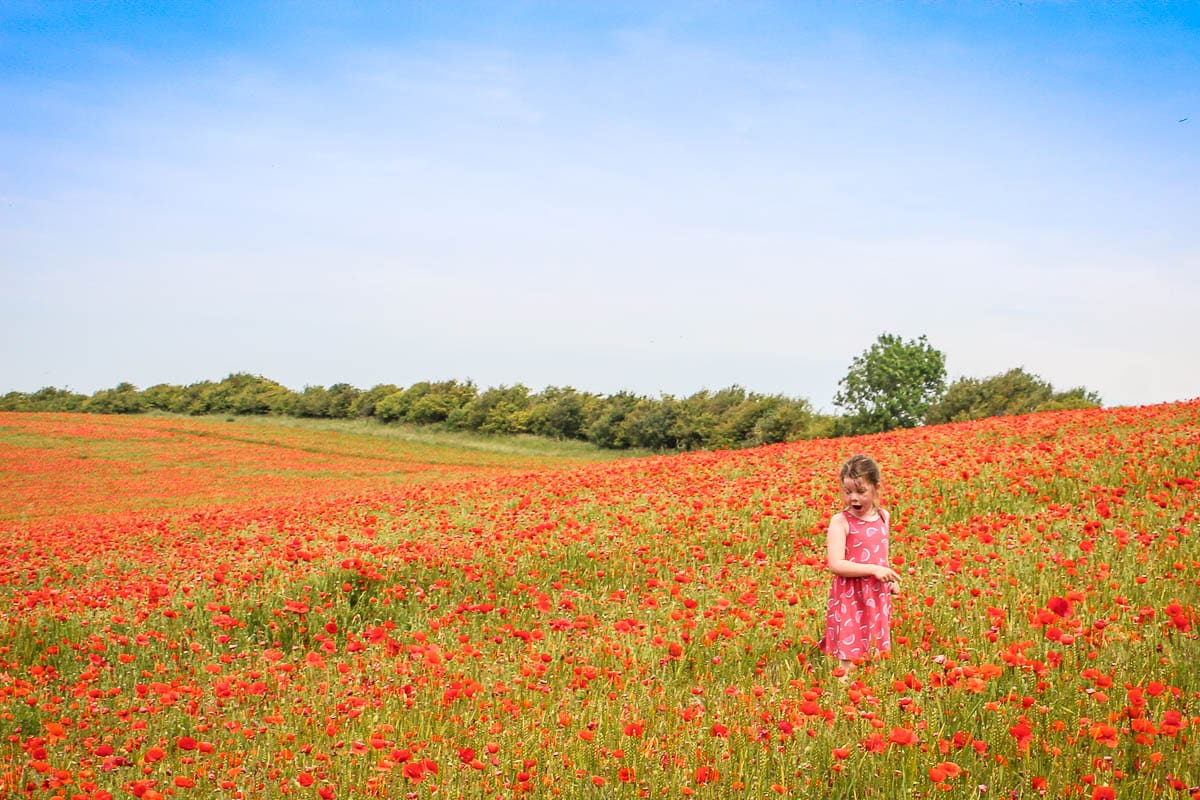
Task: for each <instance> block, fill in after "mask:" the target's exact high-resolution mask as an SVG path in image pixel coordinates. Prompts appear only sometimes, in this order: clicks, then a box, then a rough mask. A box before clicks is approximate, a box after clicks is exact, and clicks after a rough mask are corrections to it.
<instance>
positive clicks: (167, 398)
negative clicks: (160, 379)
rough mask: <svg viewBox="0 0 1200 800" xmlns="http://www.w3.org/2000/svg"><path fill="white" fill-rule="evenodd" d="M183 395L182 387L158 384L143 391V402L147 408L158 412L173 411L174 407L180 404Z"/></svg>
mask: <svg viewBox="0 0 1200 800" xmlns="http://www.w3.org/2000/svg"><path fill="white" fill-rule="evenodd" d="M182 395H183V387H182V386H173V385H171V384H169V383H156V384H154V385H153V386H151V387H150V388H148V389H144V390H143V391H142V402H143V403H145V404H146V408H151V409H155V410H157V411H173V410H174V407H175V406H176V405H178V404H179V402H180V398H181V396H182Z"/></svg>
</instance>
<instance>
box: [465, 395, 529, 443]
mask: <svg viewBox="0 0 1200 800" xmlns="http://www.w3.org/2000/svg"><path fill="white" fill-rule="evenodd" d="M446 426H447V427H449V428H452V429H458V430H469V431H480V432H482V433H509V434H511V433H526V432H527V431H528V430H529V389H528V388H526V387H525V386H524V385H522V384H519V383H518V384H516V385H515V386H511V387H507V386H501V387H499V388H494V389H488V390H487V391H485V392H483V393H481V394H480V395H479V396H477V397H475V398H474V399H473V400H471V401H470V402H469V403H467V404H466V405H463V406H461V407H460V408H458V409H456V410H455V411H454V412H452V413H451V414H450V415H449V416H448V417H447V418H446Z"/></svg>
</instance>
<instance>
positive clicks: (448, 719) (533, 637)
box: [0, 402, 1200, 800]
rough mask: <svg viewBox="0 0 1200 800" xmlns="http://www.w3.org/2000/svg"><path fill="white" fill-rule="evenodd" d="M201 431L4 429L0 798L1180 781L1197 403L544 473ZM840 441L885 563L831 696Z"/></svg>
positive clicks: (1188, 742) (1192, 583) (1191, 754)
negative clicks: (880, 503)
mask: <svg viewBox="0 0 1200 800" xmlns="http://www.w3.org/2000/svg"><path fill="white" fill-rule="evenodd" d="M239 424H240V423H239ZM221 425H222V423H220V422H208V421H189V420H167V419H154V418H120V419H118V418H104V417H76V416H70V415H0V477H3V479H4V484H3V489H0V735H2V738H0V796H13V797H28V798H64V799H65V798H80V797H82V798H107V797H130V796H132V797H138V798H144V799H145V800H155V798H162V797H167V796H171V797H176V798H187V797H196V798H210V797H228V798H259V797H268V798H274V797H284V796H287V797H299V798H309V797H314V798H332V797H407V798H422V797H451V798H459V797H469V798H485V797H510V796H521V795H528V796H536V797H543V796H559V795H561V796H565V797H597V798H599V797H660V796H679V795H684V796H690V795H699V796H704V797H766V796H775V795H789V794H790V795H797V796H805V797H807V796H820V797H879V798H891V797H897V796H905V795H907V796H914V797H935V796H936V797H941V796H947V797H966V796H971V797H976V796H978V797H1006V798H1008V797H1038V796H1046V797H1064V796H1065V797H1085V798H1109V797H1154V796H1162V797H1188V796H1189V794H1190V795H1191V796H1193V797H1200V766H1198V765H1200V738H1198V737H1200V729H1198V726H1200V666H1198V664H1200V608H1198V606H1200V600H1198V598H1200V519H1198V515H1200V503H1198V502H1197V501H1198V500H1200V402H1190V403H1178V404H1171V405H1161V406H1151V407H1144V408H1130V409H1113V410H1099V409H1097V410H1087V411H1070V412H1060V413H1048V414H1040V415H1033V416H1026V417H1014V418H1005V419H992V420H985V421H980V422H974V423H963V424H957V425H948V426H939V427H929V428H922V429H914V430H907V431H900V432H894V433H891V434H883V435H877V436H871V437H860V438H856V439H836V440H818V441H812V442H802V443H794V444H788V445H775V446H769V447H763V448H758V449H755V450H748V451H731V452H716V453H696V454H688V455H682V456H676V457H658V458H643V459H631V460H625V461H619V462H611V463H605V464H599V463H598V464H590V465H583V466H578V465H577V466H572V467H570V468H564V467H562V466H558V467H551V466H549V465H541V466H539V467H537V468H534V465H531V464H529V463H517V462H515V461H511V460H510V461H508V462H504V461H503V459H492V460H484V461H480V462H479V463H477V464H470V463H465V462H463V461H461V460H458V459H456V458H445V457H441V456H439V455H438V453H437V452H435V449H433V450H431V451H430V452H428V453H425V454H424V455H421V454H414V453H413V452H412V451H402V450H400V449H394V448H393V449H389V446H384V445H368V444H365V443H363V442H359V441H356V440H355V441H352V440H350V439H349V438H343V437H341V436H334V435H331V434H314V433H311V432H304V433H294V434H292V433H286V434H285V433H283V432H277V433H273V434H270V435H267V434H265V433H261V432H260V433H254V434H252V435H241V436H240V438H235V437H231V436H229V435H228V434H227V433H225V432H223V431H225V430H226V429H223V428H222V427H221ZM238 430H243V431H244V430H246V429H244V428H239V429H238ZM855 452H866V453H869V454H871V455H873V456H875V457H876V458H877V460H879V462H880V464H881V466H882V467H883V470H884V481H885V486H884V503H885V505H887V506H888V507H889V508H890V509H891V511H892V513H893V516H894V520H895V526H894V532H893V541H892V556H893V558H892V560H893V564H894V566H896V567H897V569H898V570H899V571H901V572H902V573H903V574H904V575H905V576H906V580H905V581H904V586H903V592H902V594H900V595H899V596H898V597H897V600H896V605H895V611H894V616H893V639H894V642H895V649H894V651H893V653H892V656H891V657H890V658H888V659H885V660H883V661H880V662H878V663H876V664H875V665H873V666H870V667H867V668H865V669H863V670H860V671H859V672H858V673H857V674H856V676H855V680H854V681H853V682H850V683H847V684H843V683H841V682H840V681H839V680H838V679H837V678H836V677H835V676H834V675H833V666H834V665H833V664H832V663H831V662H830V661H829V660H828V659H827V658H826V657H824V656H822V655H821V654H820V653H819V652H818V651H817V650H816V647H815V643H816V641H817V640H818V639H819V638H820V635H821V626H822V624H823V608H824V603H825V593H826V591H827V587H828V581H829V575H828V573H827V572H826V570H825V568H824V551H823V547H824V541H823V533H824V528H825V524H826V522H827V520H828V518H829V516H830V515H831V514H832V513H834V512H836V511H837V510H838V506H839V501H840V497H839V495H838V491H837V484H836V477H835V476H836V470H837V468H838V466H839V465H840V463H841V462H842V461H843V460H844V459H845V458H846V457H848V456H849V455H851V454H853V453H855ZM485 461H486V463H485Z"/></svg>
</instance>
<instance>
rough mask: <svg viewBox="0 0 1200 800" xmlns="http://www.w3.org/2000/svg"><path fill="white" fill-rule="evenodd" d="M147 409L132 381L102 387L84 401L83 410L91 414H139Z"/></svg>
mask: <svg viewBox="0 0 1200 800" xmlns="http://www.w3.org/2000/svg"><path fill="white" fill-rule="evenodd" d="M145 409H146V404H145V402H144V401H143V400H142V396H141V394H139V393H138V389H137V387H136V386H134V385H133V384H132V383H118V384H117V385H116V387H115V388H113V389H101V390H100V391H98V392H96V393H95V394H93V395H92V396H91V397H89V398H88V399H87V400H85V401H84V403H83V410H84V411H87V412H88V413H90V414H137V413H138V412H140V411H144V410H145Z"/></svg>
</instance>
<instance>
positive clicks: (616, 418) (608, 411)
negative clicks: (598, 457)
mask: <svg viewBox="0 0 1200 800" xmlns="http://www.w3.org/2000/svg"><path fill="white" fill-rule="evenodd" d="M642 399H643V398H641V397H639V396H638V395H635V394H632V393H631V392H624V391H622V392H617V393H616V394H614V395H609V396H608V397H606V398H605V399H604V402H603V404H602V405H601V408H600V410H599V412H598V413H597V414H596V419H595V420H594V421H593V422H592V424H590V425H588V426H587V438H588V441H589V442H591V443H592V444H594V445H596V446H597V447H603V448H606V449H609V450H621V449H624V448H626V447H631V446H632V445H631V443H630V442H629V440H628V439H626V438H625V432H624V430H623V427H622V423H623V422H624V421H625V417H626V416H628V414H629V412H630V411H632V410H633V408H634V406H636V405H637V404H638V403H639V402H641V400H642Z"/></svg>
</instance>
